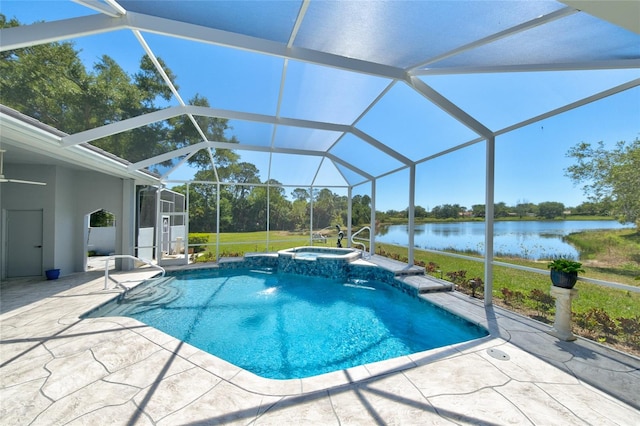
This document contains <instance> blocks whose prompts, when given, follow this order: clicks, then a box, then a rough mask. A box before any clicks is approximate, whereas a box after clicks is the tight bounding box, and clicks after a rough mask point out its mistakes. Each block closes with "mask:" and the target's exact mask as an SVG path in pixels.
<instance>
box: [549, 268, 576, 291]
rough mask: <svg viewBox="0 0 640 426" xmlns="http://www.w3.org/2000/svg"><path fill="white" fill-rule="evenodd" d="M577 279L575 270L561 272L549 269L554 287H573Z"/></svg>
mask: <svg viewBox="0 0 640 426" xmlns="http://www.w3.org/2000/svg"><path fill="white" fill-rule="evenodd" d="M576 281H578V273H577V272H561V271H556V270H554V269H552V270H551V282H552V283H553V285H554V286H556V287H562V288H573V286H574V285H576Z"/></svg>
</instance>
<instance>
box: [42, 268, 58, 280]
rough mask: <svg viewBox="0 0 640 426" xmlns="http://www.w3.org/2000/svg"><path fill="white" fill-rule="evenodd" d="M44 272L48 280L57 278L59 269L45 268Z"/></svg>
mask: <svg viewBox="0 0 640 426" xmlns="http://www.w3.org/2000/svg"><path fill="white" fill-rule="evenodd" d="M44 274H45V275H46V276H47V279H48V280H57V279H58V277H59V276H60V269H47V270H46V271H44Z"/></svg>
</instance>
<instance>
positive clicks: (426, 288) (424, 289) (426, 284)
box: [397, 275, 453, 294]
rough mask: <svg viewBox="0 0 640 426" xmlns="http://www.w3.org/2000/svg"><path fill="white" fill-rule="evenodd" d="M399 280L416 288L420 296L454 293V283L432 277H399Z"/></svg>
mask: <svg viewBox="0 0 640 426" xmlns="http://www.w3.org/2000/svg"><path fill="white" fill-rule="evenodd" d="M397 279H398V280H400V281H402V282H403V283H405V284H406V285H409V286H411V287H414V288H416V289H417V290H418V293H419V294H424V293H437V292H442V291H453V283H451V282H449V281H445V280H441V279H439V278H435V277H432V276H431V275H410V276H405V277H397Z"/></svg>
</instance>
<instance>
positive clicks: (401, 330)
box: [91, 270, 487, 379]
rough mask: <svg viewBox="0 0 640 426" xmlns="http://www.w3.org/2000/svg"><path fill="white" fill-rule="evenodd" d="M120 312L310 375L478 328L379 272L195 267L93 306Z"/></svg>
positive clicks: (240, 359)
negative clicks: (336, 276)
mask: <svg viewBox="0 0 640 426" xmlns="http://www.w3.org/2000/svg"><path fill="white" fill-rule="evenodd" d="M115 315H118V316H128V317H132V318H135V319H137V320H139V321H141V322H143V323H145V324H148V325H151V326H153V327H155V328H158V329H160V330H162V331H164V332H165V333H167V334H170V335H172V336H174V337H176V338H178V339H180V340H183V341H185V342H187V343H189V344H191V345H193V346H196V347H198V348H200V349H202V350H204V351H207V352H209V353H211V354H213V355H215V356H217V357H219V358H222V359H224V360H226V361H228V362H230V363H232V364H235V365H237V366H239V367H242V368H244V369H246V370H249V371H251V372H253V373H255V374H257V375H259V376H262V377H266V378H272V379H291V378H302V377H309V376H314V375H318V374H322V373H327V372H330V371H335V370H341V369H344V368H349V367H353V366H357V365H362V364H366V363H370V362H375V361H381V360H385V359H389V358H394V357H398V356H402V355H408V354H411V353H415V352H420V351H424V350H428V349H432V348H436V347H440V346H445V345H450V344H453V343H458V342H462V341H467V340H471V339H475V338H479V337H482V336H486V335H487V332H486V330H484V329H482V328H480V327H478V326H476V325H473V324H471V323H469V322H467V321H465V320H463V319H461V318H459V317H456V316H454V315H451V314H449V313H447V312H446V311H444V310H442V309H440V308H438V307H436V306H434V305H432V304H430V303H427V302H425V301H421V300H419V299H417V298H414V297H411V296H409V295H406V294H404V293H402V292H401V291H400V290H398V289H396V288H394V287H392V286H390V285H389V284H385V283H381V282H377V281H365V280H351V281H340V280H332V279H326V278H318V277H309V276H301V275H291V274H280V273H273V272H269V271H251V270H235V271H215V270H206V271H193V272H188V273H185V272H182V273H179V274H178V275H177V276H175V277H174V279H171V280H169V281H167V282H166V283H164V284H162V285H155V286H147V285H144V286H140V287H139V288H137V289H134V290H132V291H131V292H130V293H128V294H127V296H126V297H125V299H124V300H123V301H121V302H120V303H118V304H116V303H112V304H111V306H109V305H107V306H106V307H104V308H102V309H100V310H99V311H98V312H96V313H95V314H94V315H91V316H115Z"/></svg>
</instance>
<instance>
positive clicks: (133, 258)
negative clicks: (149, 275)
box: [104, 254, 166, 290]
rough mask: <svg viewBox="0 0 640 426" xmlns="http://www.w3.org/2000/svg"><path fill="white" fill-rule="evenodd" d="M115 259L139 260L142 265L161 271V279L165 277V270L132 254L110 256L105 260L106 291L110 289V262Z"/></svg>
mask: <svg viewBox="0 0 640 426" xmlns="http://www.w3.org/2000/svg"><path fill="white" fill-rule="evenodd" d="M113 259H132V260H138V261H140V262H142V263H145V264H147V265H149V266H151V267H152V268H156V269H159V270H160V272H161V275H160V277H161V278H162V277H164V275H165V273H166V271H165V270H164V268H163V267H162V266H160V265H156V264H154V263H152V262H151V261H150V260H147V259H143V258H141V257H136V256H132V255H130V254H112V255H110V256H108V257H107V258H106V259H105V260H104V290H107V289H108V288H109V261H111V260H113Z"/></svg>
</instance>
